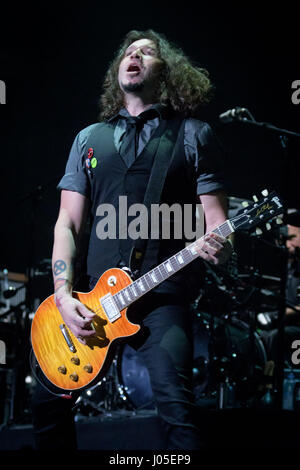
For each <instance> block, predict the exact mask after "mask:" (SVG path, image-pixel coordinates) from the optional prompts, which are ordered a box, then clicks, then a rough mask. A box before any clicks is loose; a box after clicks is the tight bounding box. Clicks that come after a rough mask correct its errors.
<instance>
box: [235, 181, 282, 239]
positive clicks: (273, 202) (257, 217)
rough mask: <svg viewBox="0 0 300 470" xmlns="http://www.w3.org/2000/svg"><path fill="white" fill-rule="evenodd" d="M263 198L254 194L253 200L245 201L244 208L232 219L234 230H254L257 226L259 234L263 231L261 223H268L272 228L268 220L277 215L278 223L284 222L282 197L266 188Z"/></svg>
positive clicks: (268, 226) (267, 225)
mask: <svg viewBox="0 0 300 470" xmlns="http://www.w3.org/2000/svg"><path fill="white" fill-rule="evenodd" d="M262 196H263V197H262V198H261V199H260V200H259V199H258V198H257V197H256V196H253V201H254V202H253V203H252V202H248V201H247V202H245V204H242V205H243V209H241V210H240V211H239V212H238V213H237V214H236V215H235V216H234V217H232V218H231V219H229V220H230V223H231V224H232V226H233V228H234V231H237V230H253V229H255V228H256V227H257V229H256V230H257V234H258V235H260V234H261V233H262V231H261V229H260V228H259V225H262V224H266V228H267V230H270V229H271V225H270V223H269V222H268V221H270V220H271V219H274V218H275V217H276V223H277V224H280V223H282V220H281V218H280V217H279V216H280V215H282V214H283V211H284V209H283V203H282V201H281V199H280V197H279V196H278V195H277V194H276V193H275V191H272V192H271V193H270V194H269V193H268V191H267V190H266V189H265V190H264V191H262Z"/></svg>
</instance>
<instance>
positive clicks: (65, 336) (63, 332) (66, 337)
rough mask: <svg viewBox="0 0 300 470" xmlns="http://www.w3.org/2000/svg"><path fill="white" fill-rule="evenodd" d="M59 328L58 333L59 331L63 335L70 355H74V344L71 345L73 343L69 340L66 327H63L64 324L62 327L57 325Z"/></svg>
mask: <svg viewBox="0 0 300 470" xmlns="http://www.w3.org/2000/svg"><path fill="white" fill-rule="evenodd" d="M59 328H60V331H61V332H62V334H63V337H64V338H65V340H66V343H67V345H68V348H69V349H70V351H71V352H72V353H75V352H76V348H75V346H74V343H73V341H72V339H71V336H70V335H69V333H68V330H67V328H66V326H65V325H64V324H62V325H59Z"/></svg>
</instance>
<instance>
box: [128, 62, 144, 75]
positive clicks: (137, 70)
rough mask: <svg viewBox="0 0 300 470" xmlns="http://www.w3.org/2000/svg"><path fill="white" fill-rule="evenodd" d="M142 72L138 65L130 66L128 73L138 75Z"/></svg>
mask: <svg viewBox="0 0 300 470" xmlns="http://www.w3.org/2000/svg"><path fill="white" fill-rule="evenodd" d="M140 71H141V68H140V67H139V66H138V65H137V64H130V65H129V67H128V69H127V72H128V73H135V74H138V73H140Z"/></svg>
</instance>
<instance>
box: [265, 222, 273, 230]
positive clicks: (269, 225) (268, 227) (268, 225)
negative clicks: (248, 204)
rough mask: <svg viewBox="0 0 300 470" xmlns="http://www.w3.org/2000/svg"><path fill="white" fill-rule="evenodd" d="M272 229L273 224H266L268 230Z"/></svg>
mask: <svg viewBox="0 0 300 470" xmlns="http://www.w3.org/2000/svg"><path fill="white" fill-rule="evenodd" d="M271 228H272V227H271V224H269V222H267V223H266V229H267V230H271Z"/></svg>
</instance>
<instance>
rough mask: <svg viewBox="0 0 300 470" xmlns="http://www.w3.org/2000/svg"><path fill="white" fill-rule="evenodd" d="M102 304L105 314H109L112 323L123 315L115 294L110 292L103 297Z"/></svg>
mask: <svg viewBox="0 0 300 470" xmlns="http://www.w3.org/2000/svg"><path fill="white" fill-rule="evenodd" d="M100 304H101V306H102V308H103V310H104V313H105V315H106V316H107V318H108V320H109V321H110V323H113V322H114V321H116V320H118V318H120V317H121V316H122V315H121V314H120V311H119V309H118V307H117V304H116V302H115V301H114V298H113V296H112V295H111V294H110V293H108V294H106V295H104V296H103V297H101V299H100Z"/></svg>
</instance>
